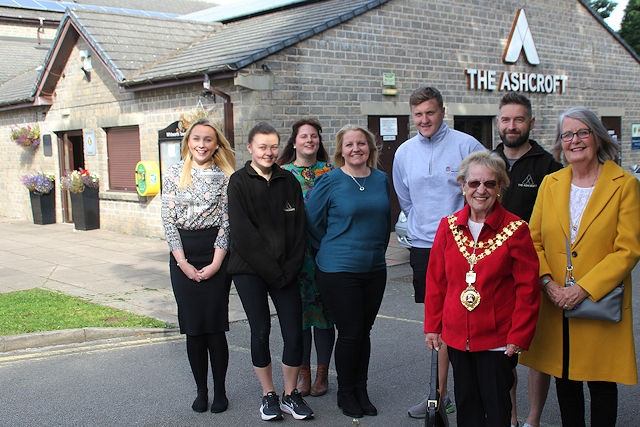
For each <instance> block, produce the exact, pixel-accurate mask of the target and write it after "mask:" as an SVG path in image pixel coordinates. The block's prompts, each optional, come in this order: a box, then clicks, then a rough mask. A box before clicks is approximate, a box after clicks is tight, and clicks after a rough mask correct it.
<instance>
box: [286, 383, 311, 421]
mask: <svg viewBox="0 0 640 427" xmlns="http://www.w3.org/2000/svg"><path fill="white" fill-rule="evenodd" d="M280 409H282V412H286V413H287V414H291V415H293V418H295V419H296V420H308V419H310V418H313V410H312V409H311V408H309V405H307V402H305V401H304V399H303V398H302V395H301V394H300V392H299V391H298V390H297V389H294V390H293V391H292V392H291V394H290V395H288V396H287V395H285V394H284V393H282V402H281V403H280Z"/></svg>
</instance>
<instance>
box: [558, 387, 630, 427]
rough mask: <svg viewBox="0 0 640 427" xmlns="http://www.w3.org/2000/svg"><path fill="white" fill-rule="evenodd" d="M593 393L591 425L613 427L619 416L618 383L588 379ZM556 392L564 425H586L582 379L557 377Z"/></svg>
mask: <svg viewBox="0 0 640 427" xmlns="http://www.w3.org/2000/svg"><path fill="white" fill-rule="evenodd" d="M587 386H588V387H589V393H590V394H591V427H612V426H615V425H616V419H617V417H618V385H617V384H616V383H612V382H606V381H587ZM556 394H557V395H558V404H559V406H560V415H561V417H562V426H563V427H585V425H586V424H585V415H584V386H583V383H582V381H572V380H567V379H562V378H556Z"/></svg>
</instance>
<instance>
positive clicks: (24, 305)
mask: <svg viewBox="0 0 640 427" xmlns="http://www.w3.org/2000/svg"><path fill="white" fill-rule="evenodd" d="M88 327H118V328H122V327H125V328H132V327H140V328H166V327H167V324H166V323H164V322H161V321H159V320H156V319H152V318H149V317H144V316H139V315H137V314H132V313H129V312H127V311H123V310H117V309H114V308H110V307H105V306H101V305H98V304H93V303H90V302H86V301H83V300H82V299H80V298H75V297H70V296H68V295H64V294H62V293H59V292H51V291H47V290H44V289H30V290H27V291H17V292H9V293H0V335H15V334H24V333H29V332H44V331H56V330H63V329H76V328H88Z"/></svg>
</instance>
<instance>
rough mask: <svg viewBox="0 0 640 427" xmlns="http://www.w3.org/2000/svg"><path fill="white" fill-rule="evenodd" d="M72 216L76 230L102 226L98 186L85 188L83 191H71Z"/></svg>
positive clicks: (93, 228)
mask: <svg viewBox="0 0 640 427" xmlns="http://www.w3.org/2000/svg"><path fill="white" fill-rule="evenodd" d="M69 194H70V195H71V218H72V219H73V224H74V227H75V229H76V230H95V229H96V228H100V199H99V198H98V189H97V188H85V189H84V191H83V192H82V193H71V192H69Z"/></svg>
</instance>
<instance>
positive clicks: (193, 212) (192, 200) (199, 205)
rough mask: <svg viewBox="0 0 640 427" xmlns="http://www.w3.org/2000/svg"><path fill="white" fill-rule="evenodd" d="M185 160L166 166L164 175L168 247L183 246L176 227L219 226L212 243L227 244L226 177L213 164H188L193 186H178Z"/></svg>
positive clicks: (189, 228) (164, 210) (192, 228)
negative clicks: (181, 187)
mask: <svg viewBox="0 0 640 427" xmlns="http://www.w3.org/2000/svg"><path fill="white" fill-rule="evenodd" d="M183 165H184V161H180V162H178V163H176V164H174V165H173V166H171V167H170V168H169V170H168V171H167V172H166V174H165V176H164V177H163V188H162V210H161V215H162V223H163V225H164V234H165V236H166V239H167V243H168V244H169V249H170V250H172V251H173V250H175V249H180V248H182V241H181V240H180V234H179V233H178V229H182V230H202V229H207V228H212V227H219V231H218V237H217V238H216V241H215V243H214V247H216V248H221V249H228V248H229V212H228V202H227V186H228V185H229V178H227V176H226V175H225V174H224V172H223V171H222V169H220V168H219V167H218V166H216V165H215V164H213V165H212V166H210V167H208V168H206V169H197V168H191V180H192V182H193V187H186V188H184V189H178V185H179V184H180V174H181V173H182V167H183Z"/></svg>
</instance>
